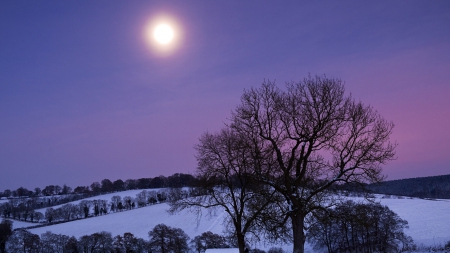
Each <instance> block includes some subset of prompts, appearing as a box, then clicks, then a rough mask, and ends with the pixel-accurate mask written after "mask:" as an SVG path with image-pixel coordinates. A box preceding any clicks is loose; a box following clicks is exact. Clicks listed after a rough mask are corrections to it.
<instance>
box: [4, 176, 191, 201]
mask: <svg viewBox="0 0 450 253" xmlns="http://www.w3.org/2000/svg"><path fill="white" fill-rule="evenodd" d="M194 183H195V177H194V176H192V175H190V174H183V173H175V174H173V175H172V176H168V177H165V176H158V177H154V178H140V179H127V180H125V181H123V180H122V179H118V180H116V181H111V180H109V179H103V180H102V181H101V182H93V183H92V184H91V185H90V186H77V187H75V188H74V189H73V190H72V188H71V187H69V186H67V185H65V184H64V185H63V186H62V187H61V186H59V185H47V186H46V187H44V188H43V189H41V188H39V187H37V188H35V189H34V191H32V190H28V189H27V188H24V187H19V188H18V189H17V190H9V189H6V190H4V191H3V192H1V191H0V198H2V197H3V198H24V197H44V196H55V195H70V194H73V195H77V197H74V196H72V197H70V198H68V201H74V200H78V199H83V198H87V197H92V196H96V195H99V194H105V193H112V192H119V191H125V190H136V189H150V188H167V187H170V188H179V187H186V186H192V184H194ZM47 201H48V202H49V201H50V200H47ZM68 201H67V202H68ZM39 204H41V206H39V208H41V207H45V206H52V205H54V204H56V203H39ZM45 204H46V205H45ZM57 204H62V203H57ZM35 208H37V207H35Z"/></svg>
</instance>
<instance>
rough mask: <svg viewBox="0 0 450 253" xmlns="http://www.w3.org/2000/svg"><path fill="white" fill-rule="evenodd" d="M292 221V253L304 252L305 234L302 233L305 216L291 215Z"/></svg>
mask: <svg viewBox="0 0 450 253" xmlns="http://www.w3.org/2000/svg"><path fill="white" fill-rule="evenodd" d="M291 220H292V232H293V237H294V250H293V251H292V252H293V253H304V252H305V239H306V237H305V233H304V231H303V229H304V226H305V216H304V215H303V214H297V215H293V216H292V217H291Z"/></svg>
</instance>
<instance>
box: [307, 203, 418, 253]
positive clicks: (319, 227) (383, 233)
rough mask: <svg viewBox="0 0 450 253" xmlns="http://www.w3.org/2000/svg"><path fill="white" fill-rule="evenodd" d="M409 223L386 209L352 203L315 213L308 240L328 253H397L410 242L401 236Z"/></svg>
mask: <svg viewBox="0 0 450 253" xmlns="http://www.w3.org/2000/svg"><path fill="white" fill-rule="evenodd" d="M407 227H408V222H407V221H405V220H402V219H401V218H400V217H399V216H398V215H397V214H396V213H394V212H393V211H392V210H390V209H389V208H388V207H387V206H382V205H380V204H378V203H370V204H363V203H355V202H353V201H351V200H349V201H347V202H345V203H343V204H340V205H338V206H336V207H335V208H334V209H328V210H321V211H317V212H315V213H314V217H313V223H312V225H311V227H310V229H309V238H308V240H309V241H310V242H311V243H313V244H314V245H315V248H316V249H322V248H324V249H326V250H327V251H328V252H330V253H332V252H398V251H400V250H401V249H402V248H409V247H411V246H412V244H413V242H412V239H411V238H410V237H409V236H406V235H405V234H404V233H403V229H404V228H407Z"/></svg>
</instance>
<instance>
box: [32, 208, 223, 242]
mask: <svg viewBox="0 0 450 253" xmlns="http://www.w3.org/2000/svg"><path fill="white" fill-rule="evenodd" d="M168 208H169V205H168V204H165V203H163V204H156V205H152V206H147V207H143V208H138V209H133V210H130V211H123V212H117V213H111V214H108V215H103V216H98V217H94V218H88V219H81V220H77V221H72V222H67V223H62V224H57V225H53V226H47V227H41V228H35V229H30V232H32V233H34V234H39V235H40V234H42V233H45V232H46V231H52V232H53V233H56V234H65V235H69V236H75V237H77V238H78V237H81V236H83V235H90V234H93V233H95V232H101V231H108V232H111V233H112V235H113V236H116V235H123V234H124V233H126V232H130V233H132V234H134V235H135V236H137V237H140V238H145V239H148V232H149V231H150V230H152V229H153V228H154V227H155V226H156V225H158V224H161V223H164V224H166V225H167V226H170V227H175V228H181V229H183V230H184V232H186V233H187V234H188V235H189V236H190V237H191V238H194V237H195V236H197V235H200V234H201V233H203V232H205V231H211V232H213V233H216V234H221V233H222V228H223V226H222V222H223V212H219V213H218V215H216V216H214V217H211V218H210V217H205V216H206V212H205V213H204V214H205V215H204V216H203V217H202V218H201V220H200V221H199V222H197V219H196V215H195V214H194V213H192V212H189V211H187V210H184V211H182V212H180V213H179V214H175V215H170V214H169V213H168V212H167V211H166V210H167V209H168Z"/></svg>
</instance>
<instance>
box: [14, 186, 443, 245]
mask: <svg viewBox="0 0 450 253" xmlns="http://www.w3.org/2000/svg"><path fill="white" fill-rule="evenodd" d="M139 192H141V190H136V191H126V192H122V193H120V194H119V193H115V194H107V195H103V196H96V197H94V198H92V199H106V200H110V199H111V197H112V196H114V195H121V196H122V197H124V196H132V197H134V196H135V195H136V194H137V193H139ZM353 199H354V198H353ZM354 200H358V199H354ZM359 200H362V199H359ZM377 201H380V202H381V204H382V205H387V206H388V207H389V208H390V209H392V210H393V211H394V212H396V213H397V214H398V215H399V216H400V217H401V218H402V219H405V220H407V221H408V223H409V227H410V228H409V229H406V231H405V233H406V234H407V235H409V236H411V237H412V238H413V239H414V241H415V243H416V244H417V245H421V244H423V245H426V246H433V245H437V244H444V243H446V242H447V241H450V201H449V200H424V199H417V198H413V199H409V198H404V199H397V198H391V199H382V198H381V196H377ZM168 207H169V206H168V204H165V203H163V204H156V205H153V206H148V207H143V208H139V209H134V210H131V211H124V212H118V213H112V214H108V215H104V216H99V217H95V218H88V219H82V220H78V221H72V222H68V223H63V224H58V225H53V226H47V227H42V228H35V229H30V231H31V232H32V233H35V234H39V235H40V234H42V233H44V232H46V231H52V232H53V233H57V234H65V235H69V236H75V237H77V238H79V237H80V236H82V235H89V234H92V233H95V232H100V231H108V232H111V233H112V234H113V236H115V235H119V234H120V235H123V233H125V232H131V233H133V234H134V235H135V236H137V237H141V238H144V239H148V232H149V231H150V230H151V229H153V227H155V226H156V225H158V224H160V223H164V224H166V225H168V226H171V227H176V228H181V229H183V230H184V231H185V232H186V233H187V234H188V235H189V236H190V237H191V238H194V237H195V236H197V235H200V234H201V233H203V232H205V231H211V232H213V233H217V234H223V218H224V217H225V214H224V213H223V212H222V211H221V210H220V209H217V212H216V213H215V215H214V216H213V217H207V215H206V214H207V212H204V213H203V217H202V218H201V219H200V221H199V222H198V221H197V219H196V215H195V214H193V213H191V212H189V211H183V212H181V213H179V214H175V215H170V214H169V213H167V211H166V210H167V209H168ZM28 224H29V223H26V222H16V221H14V227H15V228H17V227H26V226H28ZM254 246H256V247H258V248H261V249H268V248H270V247H271V245H254ZM285 247H286V249H290V246H289V245H286V246H285ZM285 247H283V248H285ZM307 248H308V251H309V252H312V250H311V249H310V246H309V245H307Z"/></svg>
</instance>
